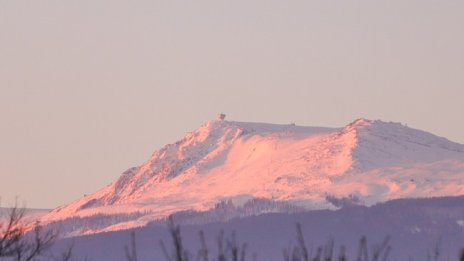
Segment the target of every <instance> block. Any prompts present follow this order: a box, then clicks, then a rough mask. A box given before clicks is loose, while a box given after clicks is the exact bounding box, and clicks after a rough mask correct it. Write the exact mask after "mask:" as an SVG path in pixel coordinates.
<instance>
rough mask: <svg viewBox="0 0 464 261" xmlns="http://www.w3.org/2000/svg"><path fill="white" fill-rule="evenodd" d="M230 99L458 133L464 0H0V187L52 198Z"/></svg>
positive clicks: (275, 113)
mask: <svg viewBox="0 0 464 261" xmlns="http://www.w3.org/2000/svg"><path fill="white" fill-rule="evenodd" d="M219 112H224V113H226V114H227V118H228V119H230V120H237V121H256V122H269V123H285V124H286V123H290V122H295V123H296V124H297V125H308V126H326V127H341V126H344V125H346V124H348V123H349V122H351V121H353V120H355V119H356V118H359V117H365V118H369V119H382V120H384V121H395V122H402V123H405V124H407V125H408V126H410V127H414V128H418V129H422V130H426V131H429V132H432V133H434V134H437V135H439V136H444V137H446V138H448V139H450V140H453V141H456V142H460V143H464V120H463V118H464V117H463V113H464V1H460V0H459V1H458V0H456V1H443V0H441V1H427V0H417V1H386V0H385V1H325V0H321V1H293V0H291V1H282V0H278V1H277V0H262V1H253V0H252V1H250V0H246V1H245V0H243V1H241V0H233V1H232V0H231V1H221V0H211V1H173V0H169V1H156V0H137V1H129V0H127V1H122V0H28V1H25V0H0V196H2V205H3V206H7V205H9V204H11V203H12V202H14V198H15V197H16V196H18V197H19V201H20V202H25V203H26V204H27V206H28V207H38V208H53V207H56V206H58V205H60V204H64V203H68V202H70V201H72V200H74V199H77V198H79V197H81V196H83V195H84V194H89V193H92V192H94V191H96V190H97V189H99V188H101V187H103V186H104V185H106V184H108V183H110V182H111V181H113V180H115V179H117V178H118V177H119V175H120V173H122V172H123V171H124V170H126V169H127V168H129V167H132V166H136V165H138V164H140V163H142V162H143V161H145V160H146V159H148V158H149V156H150V155H151V153H152V152H153V151H154V150H155V149H158V148H160V147H162V146H163V145H165V144H167V143H174V142H175V141H177V140H179V139H180V138H182V137H183V135H184V134H185V133H186V132H188V131H191V130H193V129H195V128H197V127H199V126H200V125H201V124H203V123H204V122H206V121H208V120H210V119H214V118H215V117H216V114H217V113H219Z"/></svg>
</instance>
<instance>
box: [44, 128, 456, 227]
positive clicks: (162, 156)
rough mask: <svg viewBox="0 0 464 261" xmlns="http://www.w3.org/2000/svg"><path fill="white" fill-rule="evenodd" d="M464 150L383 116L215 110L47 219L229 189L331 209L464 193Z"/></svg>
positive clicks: (154, 214)
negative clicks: (300, 116) (267, 119)
mask: <svg viewBox="0 0 464 261" xmlns="http://www.w3.org/2000/svg"><path fill="white" fill-rule="evenodd" d="M463 159H464V145H462V144H458V143H454V142H451V141H449V140H447V139H445V138H441V137H437V136H435V135H433V134H430V133H428V132H424V131H421V130H416V129H412V128H409V127H407V126H404V125H402V124H399V123H392V122H383V121H380V120H375V121H373V120H367V119H358V120H355V121H353V122H352V123H350V124H348V125H346V126H345V127H342V128H323V127H304V126H296V125H295V124H288V125H278V124H267V123H247V122H235V121H225V120H213V121H209V122H207V123H205V124H203V125H202V126H200V127H199V128H198V129H196V130H194V131H192V132H189V133H187V134H186V135H185V136H184V137H183V138H182V139H180V140H179V141H177V142H176V143H172V144H168V145H166V146H164V147H162V148H161V149H159V150H156V151H155V152H154V153H153V154H152V155H151V157H150V159H149V160H147V161H145V162H144V163H143V164H141V165H140V166H138V167H133V168H130V169H128V170H127V171H125V172H124V173H123V174H122V175H121V176H120V177H119V178H118V179H117V180H116V181H115V182H113V183H111V184H109V185H108V186H106V187H104V188H103V189H101V190H99V191H97V192H95V193H93V194H90V195H87V196H86V197H83V198H81V199H78V200H77V201H75V202H73V203H71V204H68V205H66V206H62V207H59V208H57V209H55V210H54V211H52V212H51V213H50V214H48V215H47V216H46V217H45V220H48V221H50V220H60V219H64V218H67V217H70V216H89V215H95V214H98V213H100V214H101V213H104V214H117V213H133V212H137V211H145V212H147V215H146V216H145V217H143V218H141V219H140V220H141V223H138V224H143V223H144V222H145V223H146V222H148V221H149V220H152V219H155V218H159V217H163V216H166V215H169V214H172V213H175V212H177V211H184V210H189V209H192V210H207V209H209V208H211V207H213V206H214V205H215V204H216V203H218V202H219V201H221V200H225V199H233V200H235V201H237V202H239V201H242V202H243V201H245V200H247V199H251V198H268V199H272V200H277V201H288V202H291V203H295V204H297V205H300V206H304V207H307V208H310V209H327V208H334V206H333V205H332V204H331V203H330V202H328V201H327V196H331V197H332V196H333V197H335V198H347V197H356V198H359V199H360V202H361V203H362V204H366V205H372V204H375V203H377V202H382V201H386V200H390V199H395V198H403V197H421V196H426V195H427V196H428V195H432V196H440V195H443V196H453V195H459V194H464V183H463V181H461V180H464V179H463V177H464V162H463ZM435 173H439V176H437V175H435ZM411 180H416V181H415V182H412V181H411ZM427 180H428V181H427Z"/></svg>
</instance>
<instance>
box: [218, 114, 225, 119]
mask: <svg viewBox="0 0 464 261" xmlns="http://www.w3.org/2000/svg"><path fill="white" fill-rule="evenodd" d="M225 118H226V115H225V114H224V113H219V114H218V120H221V121H223V120H224V119H225Z"/></svg>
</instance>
